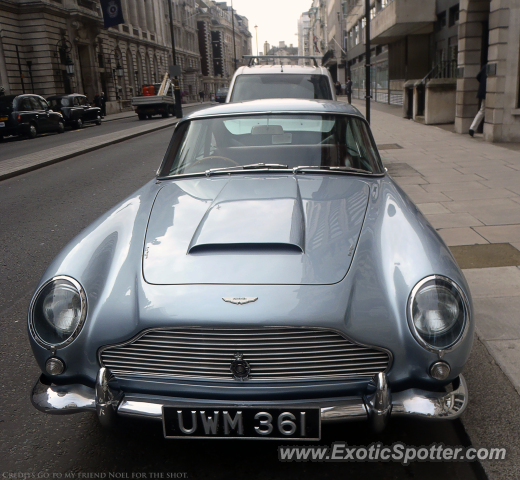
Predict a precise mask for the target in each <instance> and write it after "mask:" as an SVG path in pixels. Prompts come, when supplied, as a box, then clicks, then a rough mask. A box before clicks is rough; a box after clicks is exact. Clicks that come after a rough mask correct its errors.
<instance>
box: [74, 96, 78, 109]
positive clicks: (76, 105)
mask: <svg viewBox="0 0 520 480" xmlns="http://www.w3.org/2000/svg"><path fill="white" fill-rule="evenodd" d="M74 106H75V107H79V98H78V97H74Z"/></svg>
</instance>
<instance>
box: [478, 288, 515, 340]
mask: <svg viewBox="0 0 520 480" xmlns="http://www.w3.org/2000/svg"><path fill="white" fill-rule="evenodd" d="M473 308H474V310H475V315H474V317H475V325H476V327H477V329H478V335H479V337H480V339H481V340H485V341H489V340H519V339H520V318H519V312H520V292H518V296H515V297H495V298H488V297H479V298H474V299H473Z"/></svg>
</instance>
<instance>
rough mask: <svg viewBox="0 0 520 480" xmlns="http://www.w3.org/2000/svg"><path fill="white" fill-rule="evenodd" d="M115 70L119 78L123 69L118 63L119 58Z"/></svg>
mask: <svg viewBox="0 0 520 480" xmlns="http://www.w3.org/2000/svg"><path fill="white" fill-rule="evenodd" d="M116 72H117V76H118V77H119V78H121V77H122V76H123V75H124V73H125V72H124V71H123V67H122V66H121V64H120V63H119V60H118V61H117V66H116Z"/></svg>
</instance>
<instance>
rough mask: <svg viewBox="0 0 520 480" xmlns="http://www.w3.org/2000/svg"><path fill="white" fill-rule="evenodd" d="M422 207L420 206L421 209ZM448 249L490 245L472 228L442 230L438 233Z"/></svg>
mask: <svg viewBox="0 0 520 480" xmlns="http://www.w3.org/2000/svg"><path fill="white" fill-rule="evenodd" d="M420 207H421V205H419V208H420ZM437 232H438V233H439V235H440V236H441V237H442V239H443V240H444V241H445V242H446V245H448V247H452V246H456V245H479V244H486V243H489V242H488V241H487V240H486V239H485V238H484V237H482V236H481V235H479V234H478V233H477V232H475V230H473V229H472V228H470V227H463V228H441V229H440V230H438V231H437Z"/></svg>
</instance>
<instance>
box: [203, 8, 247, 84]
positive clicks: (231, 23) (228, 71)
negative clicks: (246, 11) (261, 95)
mask: <svg viewBox="0 0 520 480" xmlns="http://www.w3.org/2000/svg"><path fill="white" fill-rule="evenodd" d="M196 1H197V6H198V12H199V13H198V16H197V29H198V41H199V49H200V55H201V63H202V85H203V89H204V91H205V92H206V93H207V94H211V93H215V92H216V91H217V89H219V88H222V87H227V86H229V82H230V81H231V78H232V76H233V74H234V73H235V70H236V68H238V67H240V66H242V65H243V64H244V62H243V59H242V56H243V55H250V54H251V33H250V32H249V22H248V20H247V18H246V17H244V16H241V15H238V14H237V13H236V12H235V11H234V10H233V11H232V10H231V7H230V6H228V5H227V4H226V2H213V1H211V0H196ZM233 30H234V35H233ZM233 37H234V44H233ZM235 52H236V60H235ZM235 64H236V65H235ZM235 67H236V68H235Z"/></svg>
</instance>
